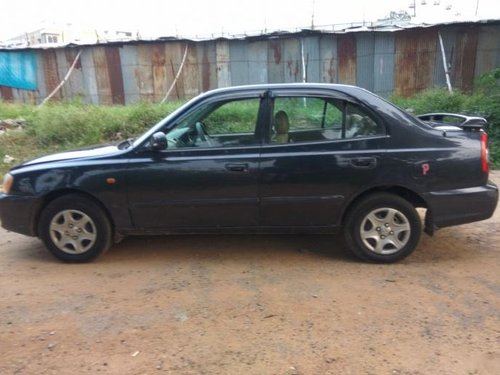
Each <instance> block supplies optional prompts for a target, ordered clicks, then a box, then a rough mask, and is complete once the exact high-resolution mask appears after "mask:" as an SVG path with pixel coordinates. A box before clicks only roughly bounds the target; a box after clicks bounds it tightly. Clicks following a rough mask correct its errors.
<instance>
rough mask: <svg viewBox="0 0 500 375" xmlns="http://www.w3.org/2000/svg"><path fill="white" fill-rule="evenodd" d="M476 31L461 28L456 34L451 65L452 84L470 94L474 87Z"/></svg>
mask: <svg viewBox="0 0 500 375" xmlns="http://www.w3.org/2000/svg"><path fill="white" fill-rule="evenodd" d="M477 42H478V30H477V28H475V27H467V28H462V29H460V30H459V31H458V33H457V39H456V44H455V58H454V64H453V65H452V70H451V72H452V82H453V86H454V87H458V88H460V89H462V90H463V91H465V92H470V91H471V90H472V88H473V86H474V72H475V68H476V66H475V64H476V51H477Z"/></svg>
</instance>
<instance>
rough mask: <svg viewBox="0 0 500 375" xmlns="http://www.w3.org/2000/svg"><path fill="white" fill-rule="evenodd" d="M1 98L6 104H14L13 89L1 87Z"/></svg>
mask: <svg viewBox="0 0 500 375" xmlns="http://www.w3.org/2000/svg"><path fill="white" fill-rule="evenodd" d="M0 98H2V100H3V101H4V102H13V101H14V94H13V93H12V87H7V86H0Z"/></svg>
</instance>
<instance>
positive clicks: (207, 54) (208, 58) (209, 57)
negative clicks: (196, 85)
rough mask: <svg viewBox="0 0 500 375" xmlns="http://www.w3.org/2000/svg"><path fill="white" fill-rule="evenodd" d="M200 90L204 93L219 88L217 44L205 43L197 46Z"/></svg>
mask: <svg viewBox="0 0 500 375" xmlns="http://www.w3.org/2000/svg"><path fill="white" fill-rule="evenodd" d="M196 51H197V59H198V72H199V74H200V77H201V78H200V79H201V81H200V83H201V86H200V89H201V91H202V92H205V91H208V90H212V89H215V88H217V71H216V58H215V43H214V42H203V43H199V44H198V45H197V46H196Z"/></svg>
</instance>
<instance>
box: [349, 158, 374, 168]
mask: <svg viewBox="0 0 500 375" xmlns="http://www.w3.org/2000/svg"><path fill="white" fill-rule="evenodd" d="M351 165H352V166H353V167H354V168H363V169H372V168H375V167H376V166H377V159H375V158H370V157H367V158H353V159H351Z"/></svg>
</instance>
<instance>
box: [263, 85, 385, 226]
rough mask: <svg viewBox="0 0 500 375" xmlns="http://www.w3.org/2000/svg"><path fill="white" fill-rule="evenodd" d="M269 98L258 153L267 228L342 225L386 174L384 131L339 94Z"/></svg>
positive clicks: (291, 94) (288, 94) (276, 94)
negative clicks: (347, 210)
mask: <svg viewBox="0 0 500 375" xmlns="http://www.w3.org/2000/svg"><path fill="white" fill-rule="evenodd" d="M272 97H273V103H272V116H269V117H268V118H269V122H270V124H269V127H268V129H269V134H268V137H267V142H266V144H264V145H263V147H262V151H261V155H262V158H261V187H260V197H261V223H262V225H263V226H268V227H280V226H283V227H321V226H325V227H331V226H335V225H338V224H339V221H340V214H341V212H342V210H343V208H344V207H345V205H346V204H347V203H348V202H349V201H350V199H352V197H353V196H355V195H356V194H357V193H358V192H360V191H362V190H363V189H367V188H369V186H370V185H371V184H373V183H375V180H376V179H377V175H378V174H380V172H381V166H382V161H383V158H384V154H385V143H386V131H385V128H384V126H383V124H382V123H381V121H379V120H378V119H377V118H376V116H373V114H370V112H369V110H368V109H367V108H363V106H362V105H361V104H359V103H356V102H355V101H354V100H353V99H352V98H350V97H347V96H343V95H342V94H341V93H338V94H335V93H334V92H333V93H332V94H325V93H324V92H318V93H310V92H308V93H302V92H300V91H298V90H294V91H293V92H290V91H287V90H281V91H280V90H278V91H275V92H273V93H272ZM287 121H288V124H286V122H287ZM283 123H285V125H283ZM283 129H288V130H287V131H284V130H283ZM285 133H287V134H285Z"/></svg>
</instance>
